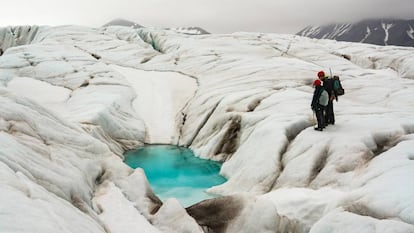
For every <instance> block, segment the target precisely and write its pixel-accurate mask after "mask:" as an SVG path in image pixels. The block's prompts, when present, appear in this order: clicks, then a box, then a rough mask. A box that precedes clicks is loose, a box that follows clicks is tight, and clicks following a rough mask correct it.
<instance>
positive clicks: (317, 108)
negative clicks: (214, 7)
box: [311, 79, 329, 131]
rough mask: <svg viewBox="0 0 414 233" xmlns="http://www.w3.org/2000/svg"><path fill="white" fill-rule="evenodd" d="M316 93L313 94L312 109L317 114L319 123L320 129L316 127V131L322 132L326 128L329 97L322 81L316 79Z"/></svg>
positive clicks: (314, 84)
mask: <svg viewBox="0 0 414 233" xmlns="http://www.w3.org/2000/svg"><path fill="white" fill-rule="evenodd" d="M313 86H314V87H315V91H314V92H313V97H312V103H311V108H312V110H313V111H314V112H315V114H316V119H317V121H318V127H315V130H318V131H322V130H323V128H325V117H324V111H325V106H326V105H327V104H328V98H329V95H328V93H327V92H326V91H325V89H324V88H323V87H322V85H321V80H319V79H316V80H315V81H314V82H313Z"/></svg>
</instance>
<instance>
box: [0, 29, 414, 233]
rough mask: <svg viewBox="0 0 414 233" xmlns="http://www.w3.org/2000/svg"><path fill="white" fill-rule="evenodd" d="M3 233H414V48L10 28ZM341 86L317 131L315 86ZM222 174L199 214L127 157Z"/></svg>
mask: <svg viewBox="0 0 414 233" xmlns="http://www.w3.org/2000/svg"><path fill="white" fill-rule="evenodd" d="M0 42H1V43H0V49H1V53H0V54H1V56H0V168H1V169H0V174H1V175H0V216H1V217H0V218H1V221H0V231H1V232H44V233H48V232H111V233H115V232H148V233H152V232H169V233H171V232H177V233H178V232H194V233H195V232H229V233H232V232H237V233H243V232H245V233H249V232H263V233H266V232H269V233H270V232H310V233H323V232H338V233H339V232H365V233H383V232H401V233H403V232H404V233H407V232H408V233H409V232H414V202H413V197H414V188H413V186H412V185H411V177H414V163H413V160H414V102H413V100H414V91H413V90H414V48H410V47H397V46H375V45H368V44H360V43H347V42H336V41H331V40H317V39H309V38H305V37H300V36H296V35H285V34H266V33H245V32H238V33H233V34H207V35H188V34H184V33H179V32H176V31H171V30H162V29H157V28H132V27H122V26H108V27H101V28H88V27H82V26H71V25H68V26H55V27H50V26H20V27H19V26H16V27H5V28H1V29H0ZM319 70H324V71H325V72H326V73H329V70H331V71H332V73H333V74H335V75H339V76H340V77H341V80H342V84H343V86H344V88H345V90H346V94H345V95H344V96H341V97H340V98H339V101H338V102H335V103H334V105H335V106H334V108H335V113H336V124H335V125H331V126H328V127H327V128H326V130H324V131H323V132H318V131H314V130H313V129H312V128H313V124H314V122H313V113H312V111H311V110H310V101H311V97H312V92H313V88H312V86H311V85H312V81H313V80H314V79H315V78H316V73H317V72H318V71H319ZM144 144H173V145H180V146H185V147H189V148H191V149H192V150H193V151H194V152H195V154H196V155H197V156H199V157H200V158H204V159H211V160H216V161H221V162H223V166H222V169H221V171H220V173H221V175H223V176H225V177H226V178H227V179H228V181H227V182H225V183H224V184H222V185H219V186H214V187H212V188H210V189H208V190H207V191H208V192H210V193H212V194H218V195H221V197H219V198H215V199H210V200H206V201H203V202H200V203H197V204H195V205H193V206H190V207H188V208H183V207H182V206H181V205H180V204H179V202H178V201H177V200H176V199H168V200H166V201H164V202H161V200H160V199H159V198H158V197H157V196H156V195H155V194H154V193H153V192H152V189H151V187H150V185H149V184H148V181H147V178H146V177H145V174H144V172H143V170H142V169H140V168H137V169H131V168H129V167H128V166H127V165H125V164H124V163H123V154H124V153H125V152H126V151H128V150H132V149H136V148H139V147H141V146H143V145H144Z"/></svg>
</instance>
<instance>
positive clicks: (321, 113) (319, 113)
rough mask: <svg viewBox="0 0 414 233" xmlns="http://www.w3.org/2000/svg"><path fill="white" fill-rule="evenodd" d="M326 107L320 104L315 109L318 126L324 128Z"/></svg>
mask: <svg viewBox="0 0 414 233" xmlns="http://www.w3.org/2000/svg"><path fill="white" fill-rule="evenodd" d="M324 111H325V107H323V106H321V105H318V107H316V109H315V114H316V120H317V121H318V128H320V129H322V128H324V127H325V117H324Z"/></svg>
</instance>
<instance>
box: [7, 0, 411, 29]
mask: <svg viewBox="0 0 414 233" xmlns="http://www.w3.org/2000/svg"><path fill="white" fill-rule="evenodd" d="M6 2H7V3H6ZM378 17H382V18H383V17H387V18H389V17H393V18H402V19H414V0H65V1H62V0H2V4H1V13H0V26H9V25H27V24H30V25H33V24H37V25H62V24H77V25H85V26H92V27H99V26H101V25H103V24H105V23H107V22H109V21H111V20H112V19H115V18H123V19H126V20H129V21H134V22H136V23H138V24H141V25H143V26H154V27H179V26H199V27H202V28H204V29H205V30H207V31H209V32H212V33H231V32H236V31H252V32H276V33H296V32H298V31H300V30H301V29H302V28H304V27H306V26H307V25H310V24H313V25H315V24H325V23H332V22H353V21H358V20H361V19H366V18H378Z"/></svg>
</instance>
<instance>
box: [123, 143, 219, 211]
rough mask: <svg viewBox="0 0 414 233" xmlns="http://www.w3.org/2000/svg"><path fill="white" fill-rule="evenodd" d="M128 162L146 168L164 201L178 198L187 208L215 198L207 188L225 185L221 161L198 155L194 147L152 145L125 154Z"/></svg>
mask: <svg viewBox="0 0 414 233" xmlns="http://www.w3.org/2000/svg"><path fill="white" fill-rule="evenodd" d="M125 163H126V164H128V165H129V166H130V167H132V168H137V167H141V168H142V169H144V171H145V174H146V176H147V178H148V181H149V182H150V184H151V187H152V189H153V191H154V192H155V193H156V194H157V196H158V197H159V198H160V199H161V200H163V201H164V200H165V199H167V198H171V197H174V198H176V199H178V200H179V201H180V203H181V204H182V205H183V206H184V207H188V206H190V205H192V204H195V203H197V202H199V201H202V200H205V199H209V198H213V197H215V196H214V195H212V194H208V193H206V192H205V190H206V189H208V188H210V187H212V186H215V185H219V184H222V183H224V182H225V181H226V179H225V178H224V177H222V176H220V175H219V171H220V167H221V163H219V162H215V161H211V160H204V159H200V158H197V157H195V156H194V154H193V152H192V151H191V150H190V149H187V148H185V147H178V146H171V145H148V146H144V147H142V148H140V149H138V150H134V151H129V152H127V153H126V154H125Z"/></svg>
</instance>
